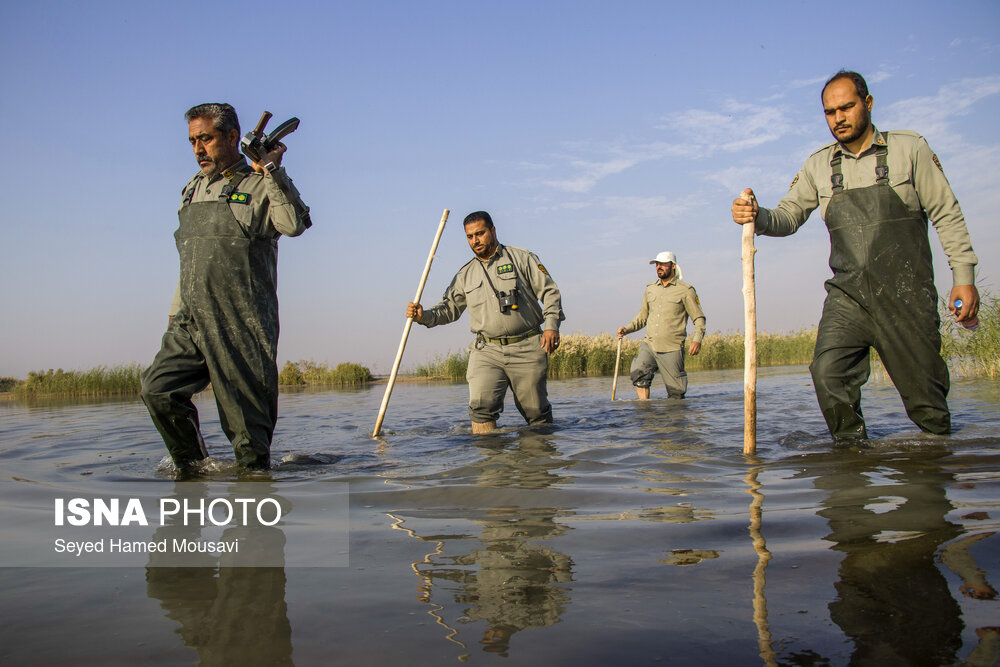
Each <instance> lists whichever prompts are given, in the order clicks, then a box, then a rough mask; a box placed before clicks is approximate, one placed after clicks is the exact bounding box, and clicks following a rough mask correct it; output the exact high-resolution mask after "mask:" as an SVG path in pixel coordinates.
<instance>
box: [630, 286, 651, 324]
mask: <svg viewBox="0 0 1000 667" xmlns="http://www.w3.org/2000/svg"><path fill="white" fill-rule="evenodd" d="M648 319H649V300H648V299H646V293H645V292H643V293H642V305H641V306H639V314H638V315H636V316H635V317H634V318H632V321H631V322H629V323H628V324H627V325H625V333H626V334H630V333H633V332H635V331H638V330H639V329H641V328H643V327H644V326H646V320H648Z"/></svg>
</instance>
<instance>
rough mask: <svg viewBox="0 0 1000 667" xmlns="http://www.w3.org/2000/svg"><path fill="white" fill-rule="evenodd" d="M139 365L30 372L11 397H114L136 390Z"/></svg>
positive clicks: (139, 376)
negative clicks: (85, 369)
mask: <svg viewBox="0 0 1000 667" xmlns="http://www.w3.org/2000/svg"><path fill="white" fill-rule="evenodd" d="M141 378H142V366H140V365H139V364H125V365H119V366H112V367H110V368H109V367H107V366H98V367H96V368H91V369H90V370H87V371H64V370H63V369H61V368H60V369H58V370H52V369H51V368H50V369H49V370H48V371H32V372H30V373H28V377H27V379H26V380H24V381H22V382H18V383H17V384H15V385H14V387H13V388H12V390H11V391H12V393H13V394H14V396H17V397H19V398H26V397H29V396H43V395H44V396H116V395H136V394H138V393H139V387H140V384H141V382H140V380H141Z"/></svg>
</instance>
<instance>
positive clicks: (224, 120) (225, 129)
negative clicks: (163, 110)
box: [184, 102, 240, 135]
mask: <svg viewBox="0 0 1000 667" xmlns="http://www.w3.org/2000/svg"><path fill="white" fill-rule="evenodd" d="M195 118H207V119H208V120H210V121H212V126H213V127H215V129H217V130H219V131H220V132H222V134H223V135H226V134H229V130H236V134H239V133H240V119H239V118H238V117H237V116H236V109H234V108H233V105H232V104H226V103H225V102H206V103H205V104H199V105H197V106H193V107H191V108H190V109H188V110H187V111H186V112H185V113H184V120H186V121H187V122H188V123H190V122H191V121H193V120H194V119H195Z"/></svg>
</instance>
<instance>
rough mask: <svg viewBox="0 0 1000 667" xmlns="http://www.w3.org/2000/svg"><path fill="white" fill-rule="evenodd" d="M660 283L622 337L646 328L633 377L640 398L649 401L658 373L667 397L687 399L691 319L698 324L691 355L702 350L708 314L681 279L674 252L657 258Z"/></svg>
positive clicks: (656, 282)
mask: <svg viewBox="0 0 1000 667" xmlns="http://www.w3.org/2000/svg"><path fill="white" fill-rule="evenodd" d="M649 263H650V264H655V265H656V280H654V281H653V282H651V283H649V284H648V285H646V292H645V293H644V294H643V295H642V305H641V306H640V307H639V314H638V315H636V316H635V319H633V320H632V321H631V322H629V324H628V326H624V327H621V328H619V329H618V337H619V338H622V337H623V336H625V335H626V334H630V333H632V332H633V331H638V330H639V329H642V328H643V327H646V337H645V338H644V339H643V340H642V341H641V342H640V343H639V354H638V355H636V357H635V359H633V360H632V367H631V369H630V375H631V377H632V384H633V385H635V393H636V395H637V396H638V397H639V398H649V387H650V385H651V384H652V383H653V375H654V374H655V373H656V371H657V370H659V371H660V377H661V378H662V379H663V384H665V385H666V386H667V396H668V397H670V398H684V394H685V393H686V392H687V373H685V372H684V340H685V338H686V337H687V322H688V318H689V317H690V318H691V321H692V322H693V323H694V335H693V336H692V337H691V346H690V347H689V348H688V353H689V354H691V355H692V356H693V355H696V354H698V352H700V351H701V340H702V338H704V337H705V313H703V312H702V311H701V303H700V302H699V301H698V294H697V293H696V292H695V291H694V288H693V287H691V286H690V285H688V284H687V283H686V282H683V281H682V280H681V269H680V267H679V266H677V258H676V257H675V256H674V253H672V252H661V253H660V254H658V255H657V256H656V259H653V260H650V262H649Z"/></svg>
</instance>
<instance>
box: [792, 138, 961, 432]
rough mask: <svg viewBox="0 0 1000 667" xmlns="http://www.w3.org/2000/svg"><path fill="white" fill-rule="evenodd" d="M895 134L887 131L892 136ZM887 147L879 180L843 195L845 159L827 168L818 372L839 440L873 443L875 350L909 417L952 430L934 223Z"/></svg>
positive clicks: (819, 390) (823, 404)
mask: <svg viewBox="0 0 1000 667" xmlns="http://www.w3.org/2000/svg"><path fill="white" fill-rule="evenodd" d="M886 136H888V135H886ZM886 155H887V148H886V146H879V147H878V148H877V149H876V159H877V166H876V169H875V173H876V183H875V185H873V186H870V187H866V188H857V189H852V190H845V189H844V187H843V180H844V177H843V173H842V170H841V160H842V155H841V153H840V152H839V151H838V152H835V153H834V157H833V159H832V160H831V161H830V166H831V167H832V169H833V175H832V176H831V182H832V185H833V197H832V198H831V199H830V203H829V205H828V206H827V209H826V226H827V228H828V229H829V232H830V268H831V269H833V278H831V279H830V280H827V281H826V291H827V297H826V302H825V303H824V304H823V317H822V320H821V321H820V324H819V333H818V335H817V338H816V351H815V354H814V356H813V362H812V364H811V365H810V367H809V369H810V371H812V377H813V383H814V384H815V387H816V398H817V399H818V400H819V405H820V408H821V409H822V411H823V417H824V418H825V419H826V424H827V426H828V427H829V429H830V433H831V434H832V435H833V437H834V439H835V440H838V441H850V440H855V439H861V438H867V437H868V434H867V432H866V430H865V421H864V417H863V416H862V414H861V387H862V385H864V383H865V382H866V381H867V380H868V375H869V372H870V368H871V366H870V361H869V348H870V347H874V348H875V350H876V351H877V352H878V355H879V357H880V358H881V360H882V363H883V364H884V365H885V369H886V371H888V373H889V377H890V378H892V381H893V383H894V384H895V385H896V389H897V390H899V394H900V397H901V398H902V399H903V405H904V406H905V407H906V414H907V415H908V416H909V417H910V419H911V420H913V422H914V423H915V424H916V425H917V426H919V427H920V428H921V429H923V430H924V431H928V432H930V433H937V434H946V433H949V432H950V431H951V415H950V414H949V412H948V404H947V401H946V396H947V395H948V387H949V381H948V368H947V366H946V365H945V363H944V360H943V359H942V358H941V335H940V333H939V331H938V326H939V324H940V318H939V315H938V310H937V291H936V290H935V288H934V270H933V267H932V265H931V249H930V244H929V242H928V240H927V218H925V217H924V216H923V214H922V213H915V212H913V211H911V210H910V209H909V208H907V206H906V205H905V204H904V203H903V201H902V200H901V199H900V198H899V195H897V194H896V193H895V191H893V189H892V188H891V187H890V186H889V169H888V166H887V160H886Z"/></svg>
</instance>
